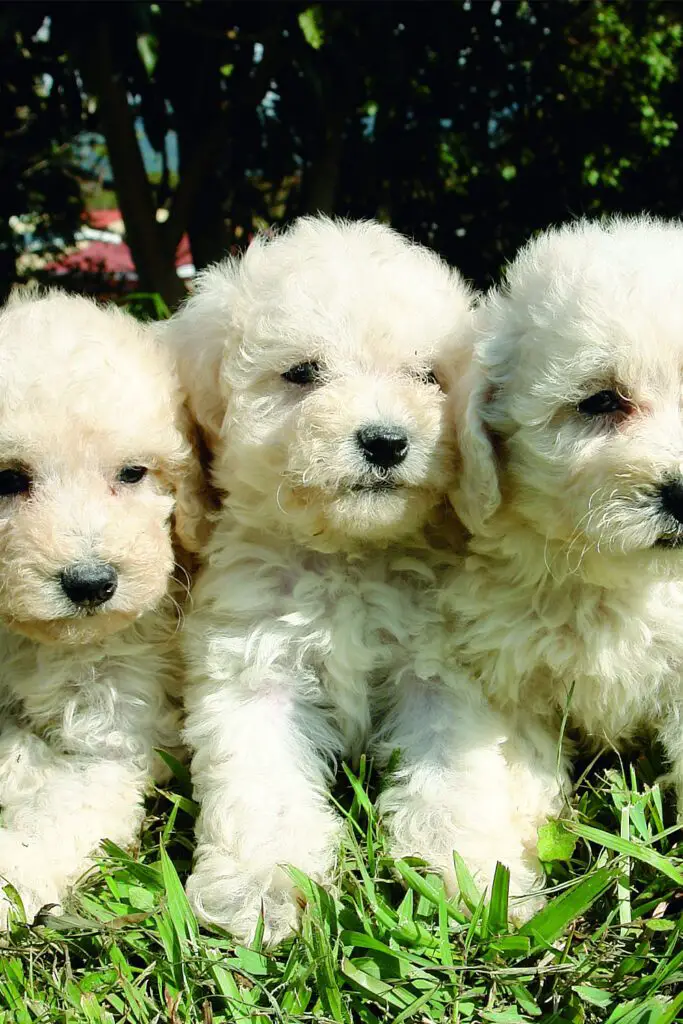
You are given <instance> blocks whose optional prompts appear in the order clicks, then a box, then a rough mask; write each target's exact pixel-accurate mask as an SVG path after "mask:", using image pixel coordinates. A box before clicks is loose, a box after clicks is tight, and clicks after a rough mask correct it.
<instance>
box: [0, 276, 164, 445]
mask: <svg viewBox="0 0 683 1024" xmlns="http://www.w3.org/2000/svg"><path fill="white" fill-rule="evenodd" d="M64 299H65V300H66V302H63V301H62V300H64ZM174 401H175V385H174V382H173V378H172V375H171V370H170V367H169V366H168V365H167V362H166V359H165V357H164V356H163V354H162V353H161V352H159V351H158V350H156V349H155V348H154V347H152V345H151V344H148V343H147V339H146V338H145V337H144V336H143V335H142V334H141V331H140V329H139V328H138V325H137V324H135V323H134V322H131V321H130V320H129V319H128V318H127V317H124V316H122V315H118V314H110V313H108V312H105V311H103V310H99V309H97V307H95V306H94V305H93V304H91V303H89V302H86V301H85V300H77V299H72V298H71V297H67V296H58V297H54V298H52V297H51V298H48V299H44V300H38V301H36V302H26V303H20V304H19V305H16V306H10V307H8V308H7V309H6V310H5V311H4V312H3V313H2V315H1V316H0V441H2V442H3V444H4V447H7V445H8V443H9V442H10V441H12V442H13V443H14V444H15V445H16V446H18V447H21V446H24V445H26V444H28V445H29V446H30V447H33V448H38V449H42V450H44V451H46V452H47V451H48V450H56V449H57V448H59V447H60V446H65V445H68V446H70V447H72V448H77V447H78V446H79V445H80V444H82V443H83V442H84V440H85V439H86V438H88V437H89V438H91V439H93V443H94V439H95V438H98V441H97V444H99V446H100V447H101V448H102V450H103V451H104V449H109V450H111V451H116V450H118V449H120V448H126V447H127V448H130V446H131V444H133V445H134V447H135V448H136V449H139V448H140V447H141V443H142V447H144V446H145V444H148V443H149V444H154V442H155V439H157V438H158V437H160V436H161V434H162V433H163V432H164V431H167V430H168V427H169V425H170V424H172V422H173V418H174Z"/></svg>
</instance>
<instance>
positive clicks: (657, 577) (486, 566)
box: [447, 218, 683, 890]
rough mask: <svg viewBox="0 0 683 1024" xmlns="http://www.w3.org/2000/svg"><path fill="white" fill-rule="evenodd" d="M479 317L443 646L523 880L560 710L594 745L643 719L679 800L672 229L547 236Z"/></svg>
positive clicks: (522, 882) (675, 260)
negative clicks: (449, 638)
mask: <svg viewBox="0 0 683 1024" xmlns="http://www.w3.org/2000/svg"><path fill="white" fill-rule="evenodd" d="M478 327H479V332H480V338H479V341H478V343H477V345H476V347H475V351H474V358H473V362H472V367H471V373H470V375H469V377H468V378H467V379H466V380H465V381H464V382H463V387H462V389H461V394H460V400H459V408H458V419H459V427H460V444H461V446H462V450H463V458H464V470H463V473H462V475H461V476H460V485H459V487H458V488H457V492H456V493H455V495H454V501H455V504H456V507H457V509H458V511H459V512H460V515H461V516H462V518H463V519H464V521H465V522H466V523H467V524H468V526H469V527H470V529H471V531H472V533H473V539H472V541H471V548H470V555H469V558H468V560H467V563H466V570H465V572H463V573H461V574H460V575H455V576H454V577H453V579H452V580H451V582H450V586H449V588H448V593H447V604H448V606H449V607H450V609H451V612H453V613H454V614H455V619H454V632H453V654H452V656H453V659H454V661H458V662H459V663H461V664H463V665H465V666H466V667H467V668H468V670H469V671H470V673H471V675H472V676H474V677H476V679H477V680H479V681H480V683H481V684H482V685H483V689H484V692H485V694H486V695H487V697H489V698H490V700H491V702H492V706H493V708H494V709H495V710H494V711H489V710H486V709H485V708H484V710H483V713H482V715H481V716H480V719H479V723H480V724H479V728H480V729H481V731H482V732H483V733H485V731H486V730H487V729H488V728H490V725H491V722H492V721H493V720H494V717H497V720H498V722H499V723H500V732H499V735H498V738H497V741H496V743H495V744H493V745H491V746H490V748H489V751H490V754H491V756H494V754H495V756H497V757H500V758H501V759H502V761H501V763H502V764H504V765H507V779H508V781H507V783H506V786H507V792H508V793H509V798H508V814H507V815H506V816H505V817H504V818H503V819H502V821H503V825H502V826H501V827H499V828H497V829H496V830H495V831H494V832H492V833H491V835H490V836H489V841H490V840H491V839H493V840H494V841H495V844H496V846H497V853H498V856H499V858H500V859H501V860H503V861H506V862H508V863H510V864H511V866H512V869H513V880H514V879H515V876H516V877H517V881H518V883H519V884H518V888H519V889H521V890H523V889H524V888H525V887H526V888H532V881H533V874H534V869H533V858H534V849H535V844H536V828H537V826H538V825H539V824H541V823H542V821H543V820H544V818H546V817H547V816H548V815H552V814H556V813H558V812H559V811H560V810H561V809H562V805H563V793H564V791H565V790H566V786H567V776H566V767H565V764H564V762H563V760H562V759H561V758H559V757H558V747H559V745H560V731H561V721H562V718H563V715H564V713H565V712H567V713H568V720H569V723H570V724H571V725H573V726H575V727H577V728H578V730H580V732H581V733H582V734H583V736H584V737H586V738H590V739H592V740H593V741H594V742H597V743H600V742H606V743H608V744H610V745H613V744H614V745H620V744H622V743H624V742H625V741H629V740H631V739H633V738H634V737H636V736H637V735H638V734H640V733H641V732H642V731H645V732H654V733H655V734H656V735H657V736H658V737H659V738H660V739H661V741H662V743H663V745H664V748H665V750H666V752H667V754H668V757H669V759H670V762H671V766H672V776H673V780H674V781H675V783H676V786H677V789H678V793H679V800H680V799H681V797H682V796H683V682H682V681H681V678H682V671H683V561H682V559H683V552H682V550H681V549H682V548H683V414H682V412H681V401H682V395H683V226H681V225H680V224H678V223H664V222H661V221H656V220H649V219H644V218H643V219H637V220H614V221H611V222H609V223H607V224H598V223H585V222H579V223H576V224H573V225H570V226H568V227H564V228H561V229H560V230H555V231H550V232H548V233H546V234H544V235H542V236H541V237H539V238H537V239H535V240H534V241H532V242H530V243H529V244H528V245H527V246H526V248H524V249H523V250H522V251H521V253H520V254H519V255H518V257H517V258H516V260H515V261H514V262H513V264H512V266H511V267H509V268H508V271H507V274H506V283H505V287H504V288H503V290H502V291H501V292H498V293H495V294H493V295H492V296H491V298H490V299H489V301H488V302H487V303H486V305H485V307H483V308H482V309H481V310H480V312H479V320H478ZM483 752H484V750H483V748H482V753H483ZM489 781H490V786H489V793H488V797H486V796H485V795H484V792H483V786H484V783H483V781H481V780H480V785H479V786H478V791H479V798H480V799H481V800H482V802H485V801H486V799H488V800H489V801H490V802H491V803H493V804H494V805H495V804H497V803H498V802H499V801H500V795H501V785H502V783H501V781H500V779H498V778H495V777H494V776H491V778H490V780H489ZM489 845H490V842H489ZM524 849H525V850H526V851H527V854H528V856H527V858H526V860H525V859H524V858H522V859H520V856H519V853H520V850H524Z"/></svg>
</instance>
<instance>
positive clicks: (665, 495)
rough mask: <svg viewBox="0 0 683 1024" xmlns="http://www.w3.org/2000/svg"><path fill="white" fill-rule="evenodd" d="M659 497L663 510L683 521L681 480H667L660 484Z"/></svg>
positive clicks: (682, 488)
mask: <svg viewBox="0 0 683 1024" xmlns="http://www.w3.org/2000/svg"><path fill="white" fill-rule="evenodd" d="M659 498H660V501H661V503H662V507H663V508H664V511H665V512H668V514H669V515H670V516H673V518H674V519H676V520H677V521H678V522H679V523H683V480H667V481H666V483H664V484H661V485H660V488H659Z"/></svg>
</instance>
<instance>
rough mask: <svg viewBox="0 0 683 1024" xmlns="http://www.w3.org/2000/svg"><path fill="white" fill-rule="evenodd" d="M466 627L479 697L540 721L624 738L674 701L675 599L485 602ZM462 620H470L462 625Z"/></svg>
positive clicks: (679, 634)
mask: <svg viewBox="0 0 683 1024" xmlns="http://www.w3.org/2000/svg"><path fill="white" fill-rule="evenodd" d="M489 598H490V600H489V602H488V613H487V612H486V610H485V609H483V608H482V610H481V614H480V616H479V617H478V620H476V621H475V620H473V619H469V621H468V619H466V620H465V621H464V623H463V626H464V628H463V631H462V637H461V641H462V652H463V654H464V657H465V660H466V661H467V662H468V664H470V666H471V667H472V668H474V669H475V671H476V673H477V675H479V677H480V678H481V680H482V682H483V683H484V685H485V687H486V689H487V690H488V692H489V693H490V694H491V695H493V696H495V697H496V699H498V700H499V701H501V703H515V704H519V703H521V704H522V706H524V707H527V708H528V709H529V710H530V711H531V710H535V711H537V712H538V713H540V714H546V715H547V714H548V711H549V709H552V708H555V710H556V713H557V714H559V713H560V711H564V710H565V708H567V709H568V711H569V717H570V721H573V722H574V723H575V724H576V725H577V726H578V727H579V728H580V729H582V730H583V731H584V732H586V733H588V734H590V735H594V736H598V737H604V736H606V737H609V738H610V739H612V740H615V741H616V740H618V739H620V738H628V736H630V735H633V734H634V733H635V732H637V731H638V730H639V729H642V728H644V727H653V726H656V725H657V724H658V723H659V722H660V721H661V720H662V718H663V717H666V715H667V713H668V710H669V709H670V708H671V707H672V705H674V704H678V703H679V702H680V701H681V700H682V699H683V683H682V682H681V674H680V671H681V670H680V666H681V665H683V600H682V595H681V593H680V592H679V591H678V589H677V588H675V587H669V586H668V585H662V586H661V587H657V588H652V592H651V593H650V594H648V595H647V596H646V597H645V598H644V599H643V600H641V601H639V602H632V601H629V600H623V601H620V600H619V599H618V598H614V599H612V600H609V601H608V600H606V599H605V596H604V595H598V594H596V593H593V594H591V593H586V592H582V591H580V590H578V591H577V592H574V593H570V592H568V593H566V594H559V595H558V594H557V593H555V594H554V595H553V596H552V599H549V600H546V601H541V602H535V601H534V598H533V597H532V595H530V594H526V595H525V594H524V593H523V592H522V593H520V594H519V595H515V594H514V593H513V594H512V595H511V594H510V592H509V591H506V592H501V593H497V592H496V591H495V590H493V591H492V592H490V593H489ZM468 618H469V617H468Z"/></svg>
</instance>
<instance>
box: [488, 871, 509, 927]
mask: <svg viewBox="0 0 683 1024" xmlns="http://www.w3.org/2000/svg"><path fill="white" fill-rule="evenodd" d="M509 893H510V870H509V868H506V867H505V866H504V865H503V864H501V863H498V864H496V870H495V873H494V875H493V883H492V885H491V899H490V901H489V913H488V921H487V924H488V931H489V934H490V935H500V934H501V933H504V932H507V930H508V897H509Z"/></svg>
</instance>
